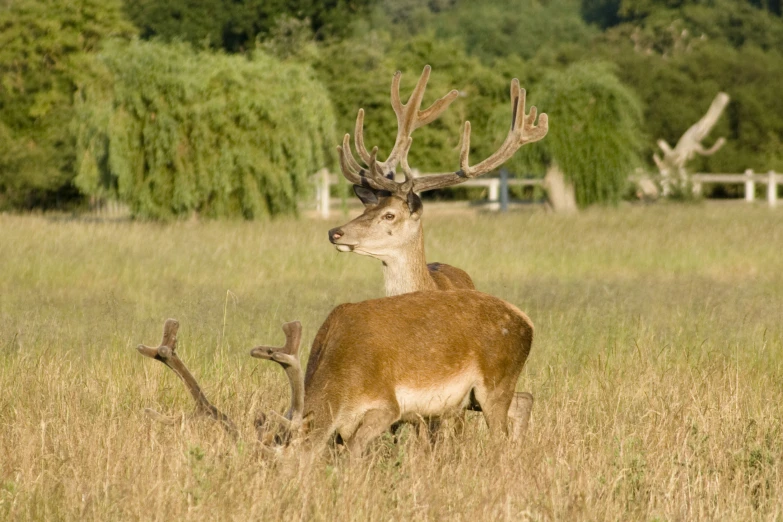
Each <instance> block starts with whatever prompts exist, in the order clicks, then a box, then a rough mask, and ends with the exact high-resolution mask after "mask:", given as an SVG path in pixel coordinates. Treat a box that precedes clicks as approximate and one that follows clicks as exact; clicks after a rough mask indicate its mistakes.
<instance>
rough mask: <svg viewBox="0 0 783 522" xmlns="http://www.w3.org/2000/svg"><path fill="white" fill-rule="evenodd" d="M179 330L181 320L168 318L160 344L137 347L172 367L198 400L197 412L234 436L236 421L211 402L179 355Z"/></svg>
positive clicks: (154, 414) (166, 420) (165, 419)
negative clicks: (217, 423)
mask: <svg viewBox="0 0 783 522" xmlns="http://www.w3.org/2000/svg"><path fill="white" fill-rule="evenodd" d="M178 330H179V321H177V320H176V319H166V322H165V323H164V324H163V340H161V342H160V346H158V347H157V348H153V347H151V346H145V345H143V344H140V345H138V346H137V347H136V349H137V350H138V351H139V353H140V354H142V355H143V356H145V357H150V358H152V359H155V360H157V361H160V362H162V363H163V364H165V365H166V366H168V367H169V368H171V369H172V371H173V372H174V373H176V374H177V376H178V377H179V378H180V379H182V382H184V383H185V386H186V387H187V388H188V391H189V392H190V395H191V396H193V400H194V401H196V414H199V415H206V416H208V417H211V418H213V419H215V420H216V421H218V422H220V423H221V425H222V426H223V428H225V429H226V431H227V432H228V433H229V434H231V435H232V436H236V435H237V428H236V426H235V425H234V423H233V422H232V421H231V419H229V418H228V417H227V416H226V415H225V414H224V413H222V412H221V411H220V410H218V409H217V408H216V407H215V406H213V405H212V403H210V402H209V400H208V399H207V397H206V395H204V392H203V391H202V390H201V387H200V386H199V385H198V382H196V379H195V378H194V377H193V374H192V373H190V370H188V368H187V367H186V366H185V364H184V363H183V362H182V361H181V360H180V358H179V356H177V331H178ZM145 411H146V412H147V414H149V415H150V416H152V417H153V418H155V419H157V420H159V421H161V422H164V423H170V422H171V419H169V418H168V417H165V416H163V415H161V414H159V413H158V412H156V411H155V410H151V409H149V408H147V409H146V410H145Z"/></svg>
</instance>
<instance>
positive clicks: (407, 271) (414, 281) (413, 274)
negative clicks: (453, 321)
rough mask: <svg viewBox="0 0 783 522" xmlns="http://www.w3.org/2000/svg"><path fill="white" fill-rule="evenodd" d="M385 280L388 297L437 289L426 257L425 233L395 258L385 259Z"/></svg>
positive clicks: (401, 250)
mask: <svg viewBox="0 0 783 522" xmlns="http://www.w3.org/2000/svg"><path fill="white" fill-rule="evenodd" d="M383 279H384V284H385V286H386V296H387V297H389V296H393V295H400V294H407V293H409V292H418V291H420V290H435V289H436V287H435V281H434V280H433V279H432V276H430V271H429V269H428V268H427V261H426V257H425V256H424V232H423V231H422V232H420V233H419V234H417V235H416V237H415V238H414V239H413V241H411V242H410V243H408V244H407V245H406V246H405V247H404V248H401V249H400V251H399V252H396V253H395V255H394V256H387V257H384V258H383Z"/></svg>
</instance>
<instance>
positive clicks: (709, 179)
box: [691, 169, 783, 207]
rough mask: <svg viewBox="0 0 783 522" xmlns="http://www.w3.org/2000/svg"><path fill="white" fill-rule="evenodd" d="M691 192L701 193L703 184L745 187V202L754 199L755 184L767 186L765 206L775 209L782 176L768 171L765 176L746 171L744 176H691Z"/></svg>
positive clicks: (782, 183) (750, 170)
mask: <svg viewBox="0 0 783 522" xmlns="http://www.w3.org/2000/svg"><path fill="white" fill-rule="evenodd" d="M691 180H692V181H693V190H694V192H696V193H697V194H701V193H702V185H703V184H705V183H720V184H722V185H745V201H754V200H755V199H756V183H760V184H762V185H764V184H766V185H767V204H768V205H769V206H770V207H775V206H777V204H778V185H783V174H778V173H776V172H775V171H773V170H770V171H769V172H767V173H766V174H756V173H754V172H753V170H752V169H748V170H746V171H745V173H744V174H693V175H692V176H691Z"/></svg>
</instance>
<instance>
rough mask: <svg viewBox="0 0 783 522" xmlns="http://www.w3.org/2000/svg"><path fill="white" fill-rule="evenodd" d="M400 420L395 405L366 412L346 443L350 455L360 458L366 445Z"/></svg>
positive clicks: (397, 408)
mask: <svg viewBox="0 0 783 522" xmlns="http://www.w3.org/2000/svg"><path fill="white" fill-rule="evenodd" d="M399 418H400V409H399V407H397V405H394V407H392V406H391V405H390V406H389V407H388V408H377V409H374V410H368V411H367V412H366V413H365V414H364V416H363V417H362V423H361V424H360V425H359V428H358V429H357V430H356V431H355V432H354V434H353V435H352V436H351V437H350V439H348V441H346V446H347V448H348V450H349V451H350V452H351V454H352V455H355V456H361V455H362V454H363V453H364V450H365V448H366V447H367V444H369V443H370V442H371V441H372V440H373V439H375V438H376V437H379V436H380V435H381V434H382V433H383V432H384V431H386V430H388V429H389V426H391V425H392V423H394V422H395V421H396V420H398V419H399Z"/></svg>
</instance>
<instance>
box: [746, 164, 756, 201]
mask: <svg viewBox="0 0 783 522" xmlns="http://www.w3.org/2000/svg"><path fill="white" fill-rule="evenodd" d="M745 176H746V177H747V180H745V201H753V200H754V199H756V182H755V181H753V169H747V170H746V171H745Z"/></svg>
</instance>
